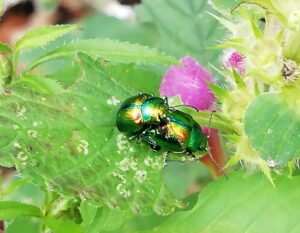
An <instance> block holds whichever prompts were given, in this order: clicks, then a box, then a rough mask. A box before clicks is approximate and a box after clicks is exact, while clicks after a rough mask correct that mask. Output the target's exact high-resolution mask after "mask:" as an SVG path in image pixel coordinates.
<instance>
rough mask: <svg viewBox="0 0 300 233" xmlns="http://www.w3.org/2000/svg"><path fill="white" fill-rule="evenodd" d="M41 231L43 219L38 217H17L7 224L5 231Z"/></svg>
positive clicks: (32, 232) (10, 232)
mask: <svg viewBox="0 0 300 233" xmlns="http://www.w3.org/2000/svg"><path fill="white" fill-rule="evenodd" d="M24 232H26V233H27V232H30V233H40V232H41V221H40V219H37V218H26V217H24V218H16V219H14V220H13V221H11V222H10V223H9V224H6V225H5V233H24Z"/></svg>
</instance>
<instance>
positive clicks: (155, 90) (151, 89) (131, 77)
mask: <svg viewBox="0 0 300 233" xmlns="http://www.w3.org/2000/svg"><path fill="white" fill-rule="evenodd" d="M107 72H108V73H109V74H110V75H111V76H112V77H115V80H116V81H117V82H118V83H119V84H120V85H121V86H124V87H127V88H134V89H135V90H139V91H141V92H146V93H151V94H154V95H157V96H159V86H160V83H161V80H162V77H163V74H164V72H165V69H160V67H159V66H158V65H157V66H155V67H154V66H151V67H149V66H141V65H137V64H125V65H120V64H118V65H115V64H112V65H110V66H108V67H107ZM145 83H146V84H147V85H145Z"/></svg>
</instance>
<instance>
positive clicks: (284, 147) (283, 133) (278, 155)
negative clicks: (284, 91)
mask: <svg viewBox="0 0 300 233" xmlns="http://www.w3.org/2000/svg"><path fill="white" fill-rule="evenodd" d="M288 92H289V94H292V90H288ZM295 94H296V95H297V93H295ZM296 99H297V97H295V98H294V101H295V100H296ZM294 101H293V102H289V101H288V99H287V98H285V96H284V95H279V94H272V93H268V94H262V95H259V96H258V97H256V98H255V100H254V101H253V102H252V103H251V104H250V106H249V107H248V109H247V111H246V113H245V124H244V125H245V132H246V134H247V136H248V137H249V139H250V142H251V145H252V147H253V148H254V149H255V150H257V151H258V152H259V153H260V155H261V157H263V158H264V159H268V158H272V159H273V160H275V161H277V162H278V163H280V164H286V163H287V162H289V161H290V160H291V159H293V158H297V157H299V154H300V137H299V132H300V118H299V113H298V109H299V108H298V107H299V106H298V105H297V103H294Z"/></svg>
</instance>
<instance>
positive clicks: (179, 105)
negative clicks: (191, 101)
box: [170, 104, 199, 112]
mask: <svg viewBox="0 0 300 233" xmlns="http://www.w3.org/2000/svg"><path fill="white" fill-rule="evenodd" d="M177 107H188V108H192V109H194V110H195V111H197V112H199V110H198V109H197V108H196V107H194V106H192V105H188V104H178V105H175V106H171V107H170V108H177Z"/></svg>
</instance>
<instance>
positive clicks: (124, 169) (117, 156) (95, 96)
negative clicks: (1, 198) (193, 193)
mask: <svg viewBox="0 0 300 233" xmlns="http://www.w3.org/2000/svg"><path fill="white" fill-rule="evenodd" d="M80 61H81V62H80V64H81V66H82V69H83V75H82V76H81V77H80V78H79V79H78V80H77V81H76V82H75V83H74V84H73V85H71V86H70V87H69V88H68V89H66V90H65V91H64V92H58V93H57V92H56V93H55V94H53V93H52V94H51V92H50V93H43V94H41V92H40V91H38V90H40V87H39V86H38V88H36V85H32V86H29V85H27V86H24V85H23V83H24V82H18V81H16V82H15V84H14V85H13V86H11V87H10V89H11V90H10V92H9V94H5V95H2V96H1V101H0V103H1V113H0V121H1V130H0V137H1V145H0V148H1V150H0V157H2V156H4V155H7V154H8V155H11V156H10V160H9V162H10V161H12V160H13V161H14V163H15V164H16V165H17V168H18V169H19V170H20V171H21V172H22V173H23V174H25V175H27V176H28V177H31V178H32V179H33V180H34V181H35V182H38V183H40V184H44V183H46V185H47V186H48V187H49V188H51V189H53V190H55V191H57V192H60V193H63V194H67V195H80V196H82V198H87V199H88V200H89V201H91V202H93V203H94V204H96V205H99V206H100V205H107V206H109V207H110V208H124V209H128V210H129V209H131V210H132V211H134V212H137V213H141V214H147V213H151V212H152V211H153V210H154V211H156V212H157V213H159V214H170V213H172V212H173V211H174V209H175V208H176V207H177V206H178V207H180V206H182V202H180V201H178V200H177V199H175V197H174V196H173V195H172V194H171V193H170V192H169V191H168V190H167V188H166V187H165V185H164V183H163V180H162V174H161V169H162V168H163V156H162V154H160V153H153V152H152V151H151V150H150V149H149V148H148V147H147V146H143V145H137V144H136V143H135V141H134V140H133V141H129V140H128V138H127V137H126V136H125V135H123V134H121V133H119V132H118V130H117V128H116V126H115V115H116V112H117V109H118V107H119V105H120V103H121V101H123V100H124V99H126V98H128V97H130V96H132V95H135V94H137V93H138V91H134V90H126V89H124V88H123V87H122V86H120V85H118V84H117V83H116V82H115V81H114V80H113V79H111V78H110V77H109V76H108V75H107V74H106V73H105V72H104V71H103V69H104V68H103V67H101V64H100V62H96V61H94V60H92V59H91V58H90V57H88V56H87V55H84V54H81V55H80ZM41 79H42V77H41Z"/></svg>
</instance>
